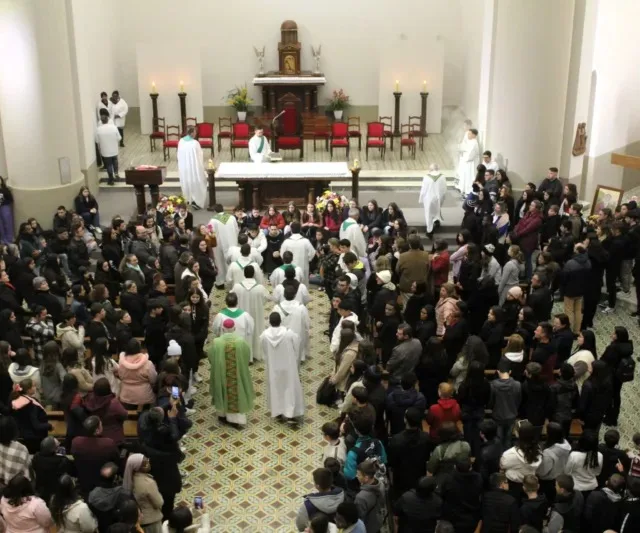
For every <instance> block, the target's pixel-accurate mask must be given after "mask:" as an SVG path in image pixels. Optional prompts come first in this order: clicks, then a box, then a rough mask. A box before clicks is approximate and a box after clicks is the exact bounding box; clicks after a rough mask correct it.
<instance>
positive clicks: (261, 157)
mask: <svg viewBox="0 0 640 533" xmlns="http://www.w3.org/2000/svg"><path fill="white" fill-rule="evenodd" d="M270 153H271V146H270V145H269V140H268V139H267V138H266V137H265V136H264V128H263V127H262V126H261V125H257V126H256V130H255V132H254V134H253V137H251V139H250V140H249V157H250V158H251V161H253V162H254V163H264V162H265V161H268V160H269V159H268V156H269V154H270Z"/></svg>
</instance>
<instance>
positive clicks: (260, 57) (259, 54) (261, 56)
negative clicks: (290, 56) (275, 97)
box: [253, 46, 265, 76]
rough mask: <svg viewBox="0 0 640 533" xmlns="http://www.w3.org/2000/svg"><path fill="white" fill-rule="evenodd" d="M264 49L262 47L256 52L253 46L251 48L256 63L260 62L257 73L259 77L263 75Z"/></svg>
mask: <svg viewBox="0 0 640 533" xmlns="http://www.w3.org/2000/svg"><path fill="white" fill-rule="evenodd" d="M264 48H265V47H264V46H263V47H262V50H258V49H257V48H256V47H255V46H254V47H253V51H254V52H255V54H256V57H257V58H258V61H260V72H259V73H258V74H259V75H260V76H262V75H263V74H264Z"/></svg>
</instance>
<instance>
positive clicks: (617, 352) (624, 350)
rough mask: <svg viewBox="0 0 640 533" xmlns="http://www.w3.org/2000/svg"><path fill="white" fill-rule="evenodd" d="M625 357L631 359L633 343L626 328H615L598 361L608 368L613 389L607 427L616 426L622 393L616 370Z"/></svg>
mask: <svg viewBox="0 0 640 533" xmlns="http://www.w3.org/2000/svg"><path fill="white" fill-rule="evenodd" d="M627 357H633V341H632V340H631V339H630V338H629V332H628V331H627V328H625V327H623V326H616V328H615V330H614V333H613V335H612V337H611V344H609V346H607V348H606V349H605V351H604V353H603V354H602V357H600V360H601V361H604V362H605V363H606V364H607V366H608V367H609V371H610V373H611V384H612V387H613V389H612V392H613V397H612V400H611V405H610V406H609V409H608V410H607V414H606V416H605V424H607V425H608V426H617V425H618V416H619V415H620V403H621V399H620V393H621V392H622V381H620V377H619V375H618V370H619V369H620V363H621V362H622V361H623V360H624V359H625V358H627Z"/></svg>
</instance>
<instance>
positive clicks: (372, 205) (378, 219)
mask: <svg viewBox="0 0 640 533" xmlns="http://www.w3.org/2000/svg"><path fill="white" fill-rule="evenodd" d="M361 218H362V231H363V232H364V234H365V236H369V235H370V234H371V232H372V231H373V230H374V229H376V228H378V229H383V228H382V209H380V207H378V202H377V201H376V200H369V201H368V202H367V205H366V206H365V207H364V208H363V209H362V210H361Z"/></svg>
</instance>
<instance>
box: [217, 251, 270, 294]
mask: <svg viewBox="0 0 640 533" xmlns="http://www.w3.org/2000/svg"><path fill="white" fill-rule="evenodd" d="M249 265H251V266H253V268H254V272H255V279H256V281H257V282H258V283H259V284H260V285H262V284H263V283H264V274H263V273H262V270H260V265H259V264H258V263H256V262H254V261H253V260H252V259H251V245H250V244H249V243H245V244H243V245H242V246H241V247H240V257H238V259H236V260H235V261H233V262H231V263H230V264H229V267H228V268H227V277H226V281H227V288H228V289H229V290H231V288H232V287H233V286H234V285H235V284H236V283H240V282H241V281H243V280H244V279H245V275H244V269H245V267H247V266H249Z"/></svg>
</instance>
